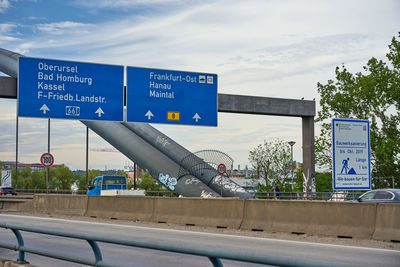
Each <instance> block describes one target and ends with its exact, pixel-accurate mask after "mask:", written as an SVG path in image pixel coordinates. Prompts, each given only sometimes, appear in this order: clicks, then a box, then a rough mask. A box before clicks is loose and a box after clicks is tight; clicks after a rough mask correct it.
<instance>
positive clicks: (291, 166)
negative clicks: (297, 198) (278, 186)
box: [289, 141, 296, 192]
mask: <svg viewBox="0 0 400 267" xmlns="http://www.w3.org/2000/svg"><path fill="white" fill-rule="evenodd" d="M294 144H296V142H295V141H290V142H289V145H290V169H291V172H292V192H293V191H294V185H293V184H294V183H293V182H294V174H293V146H294Z"/></svg>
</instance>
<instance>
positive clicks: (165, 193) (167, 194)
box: [17, 189, 177, 197]
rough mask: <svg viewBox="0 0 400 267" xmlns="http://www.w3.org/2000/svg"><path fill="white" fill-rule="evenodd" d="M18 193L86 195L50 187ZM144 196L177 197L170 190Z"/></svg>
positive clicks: (22, 190)
mask: <svg viewBox="0 0 400 267" xmlns="http://www.w3.org/2000/svg"><path fill="white" fill-rule="evenodd" d="M17 192H18V193H23V194H47V193H48V194H62V195H86V190H77V191H72V190H54V189H50V190H49V191H47V190H46V189H17ZM145 194H146V196H155V197H177V195H176V194H175V193H174V192H171V191H146V192H145Z"/></svg>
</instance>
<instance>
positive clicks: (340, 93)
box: [315, 33, 400, 185]
mask: <svg viewBox="0 0 400 267" xmlns="http://www.w3.org/2000/svg"><path fill="white" fill-rule="evenodd" d="M398 38H399V39H400V33H399V36H398ZM386 58H387V60H388V62H389V64H387V63H385V62H384V61H382V60H377V59H376V58H371V59H370V60H369V61H368V62H367V65H366V66H364V67H363V69H364V72H363V73H362V72H358V73H356V74H352V73H350V72H349V71H348V70H347V69H346V67H345V66H344V64H343V65H342V66H341V67H336V71H335V74H336V80H335V81H334V80H328V83H327V84H321V83H318V85H317V87H318V92H319V93H320V95H321V101H320V106H321V110H320V111H318V116H317V119H316V122H321V123H322V129H321V134H320V136H319V137H317V138H316V142H315V156H316V163H317V164H318V165H319V166H324V167H328V168H331V166H332V164H331V161H332V155H331V145H332V141H331V121H330V120H331V119H332V118H358V119H365V120H369V121H370V144H371V163H372V175H373V176H375V177H390V176H394V177H396V178H397V185H399V184H400V166H399V159H400V128H399V125H400V103H399V102H400V89H399V88H400V41H399V40H397V39H396V38H395V37H393V39H392V42H391V44H390V45H389V52H388V53H387V54H386Z"/></svg>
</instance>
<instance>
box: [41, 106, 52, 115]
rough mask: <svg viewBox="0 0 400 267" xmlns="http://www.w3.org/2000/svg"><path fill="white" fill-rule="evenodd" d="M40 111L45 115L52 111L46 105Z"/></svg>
mask: <svg viewBox="0 0 400 267" xmlns="http://www.w3.org/2000/svg"><path fill="white" fill-rule="evenodd" d="M39 110H41V111H43V114H46V112H47V111H50V109H49V108H48V107H47V106H46V104H43V106H42V107H41V108H40V109H39Z"/></svg>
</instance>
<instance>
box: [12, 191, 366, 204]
mask: <svg viewBox="0 0 400 267" xmlns="http://www.w3.org/2000/svg"><path fill="white" fill-rule="evenodd" d="M18 192H19V193H25V194H46V193H49V194H63V195H64V194H65V195H71V194H72V195H73V194H76V195H86V191H85V190H78V191H71V190H49V191H48V192H47V190H46V189H18ZM363 193H364V192H357V191H336V192H311V193H310V192H308V193H306V192H279V193H277V192H272V191H271V192H256V193H255V196H256V198H258V199H287V200H327V201H343V200H355V199H357V197H359V196H360V195H361V194H363ZM145 194H146V196H156V197H177V195H176V194H175V193H174V192H171V191H146V192H145Z"/></svg>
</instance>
